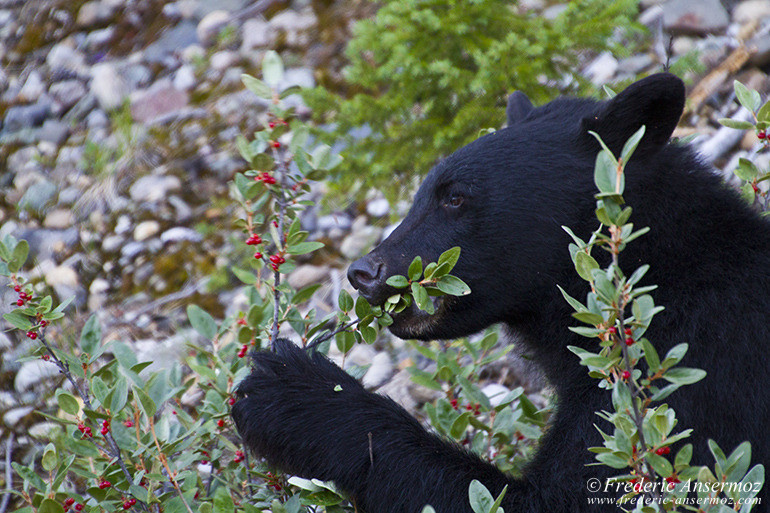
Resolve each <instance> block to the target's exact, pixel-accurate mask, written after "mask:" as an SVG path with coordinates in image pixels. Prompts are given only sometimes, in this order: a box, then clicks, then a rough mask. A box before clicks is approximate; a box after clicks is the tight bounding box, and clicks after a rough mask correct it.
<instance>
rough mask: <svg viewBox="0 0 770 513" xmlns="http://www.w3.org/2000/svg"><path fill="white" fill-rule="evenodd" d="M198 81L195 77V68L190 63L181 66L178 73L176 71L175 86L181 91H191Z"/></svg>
mask: <svg viewBox="0 0 770 513" xmlns="http://www.w3.org/2000/svg"><path fill="white" fill-rule="evenodd" d="M197 83H198V79H197V78H196V77H195V70H194V69H193V67H192V66H191V65H189V64H185V65H184V66H180V68H179V69H178V70H176V73H174V82H173V84H174V87H175V88H177V89H179V90H180V91H189V90H190V89H192V88H194V87H195V86H196V84H197Z"/></svg>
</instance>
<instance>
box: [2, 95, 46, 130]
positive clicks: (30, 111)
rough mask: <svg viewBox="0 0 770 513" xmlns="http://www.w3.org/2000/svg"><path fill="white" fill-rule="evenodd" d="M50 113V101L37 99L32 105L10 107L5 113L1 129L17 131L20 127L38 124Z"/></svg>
mask: <svg viewBox="0 0 770 513" xmlns="http://www.w3.org/2000/svg"><path fill="white" fill-rule="evenodd" d="M50 113H51V103H50V101H39V102H37V103H34V104H32V105H17V106H15V107H11V108H9V109H8V110H7V111H6V113H5V119H4V120H3V131H4V132H17V131H19V130H21V129H22V128H30V127H35V126H40V125H42V124H43V121H45V119H46V118H47V117H48V115H49V114H50Z"/></svg>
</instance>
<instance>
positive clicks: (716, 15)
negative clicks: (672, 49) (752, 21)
mask: <svg viewBox="0 0 770 513" xmlns="http://www.w3.org/2000/svg"><path fill="white" fill-rule="evenodd" d="M729 22H730V18H729V16H728V15H727V11H726V10H725V8H724V7H722V3H721V2H720V1H719V0H699V1H697V2H692V1H690V0H669V1H668V2H666V3H665V4H663V28H664V29H665V30H666V31H667V32H670V33H672V34H675V35H679V34H695V35H704V34H718V33H720V32H722V31H723V30H725V28H727V24H728V23H729Z"/></svg>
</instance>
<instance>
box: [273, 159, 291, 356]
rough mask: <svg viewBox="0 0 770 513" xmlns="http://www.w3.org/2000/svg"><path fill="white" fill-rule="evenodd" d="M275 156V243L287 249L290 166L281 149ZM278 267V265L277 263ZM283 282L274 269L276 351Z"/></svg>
mask: <svg viewBox="0 0 770 513" xmlns="http://www.w3.org/2000/svg"><path fill="white" fill-rule="evenodd" d="M273 158H274V159H275V161H276V162H277V163H278V172H279V173H280V175H281V180H280V182H279V183H280V187H279V189H280V191H281V192H280V194H281V196H280V197H279V198H276V200H277V203H278V236H279V237H280V239H281V240H280V241H275V245H276V246H277V247H278V250H279V251H284V250H285V249H286V234H285V233H284V228H285V225H286V192H285V189H286V185H287V184H286V179H287V175H288V171H289V169H288V166H287V165H286V162H284V160H283V158H281V151H280V150H279V149H277V148H273ZM276 267H277V265H276ZM280 284H281V273H280V271H278V270H275V271H273V325H272V327H271V328H270V348H271V349H272V350H273V351H275V341H276V340H278V318H279V316H280V313H281V291H280V290H278V286H279V285H280Z"/></svg>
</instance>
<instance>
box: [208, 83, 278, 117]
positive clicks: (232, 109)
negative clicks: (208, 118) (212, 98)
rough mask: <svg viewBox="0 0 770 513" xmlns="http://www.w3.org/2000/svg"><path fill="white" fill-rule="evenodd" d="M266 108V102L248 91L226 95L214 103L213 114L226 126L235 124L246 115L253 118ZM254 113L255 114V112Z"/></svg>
mask: <svg viewBox="0 0 770 513" xmlns="http://www.w3.org/2000/svg"><path fill="white" fill-rule="evenodd" d="M266 107H267V101H266V100H264V99H262V98H259V97H257V95H255V94H254V93H252V92H251V91H248V90H242V91H239V92H237V93H231V94H226V95H224V96H222V97H220V98H219V99H218V100H217V101H216V102H215V103H214V112H215V113H216V114H219V115H220V116H221V117H222V118H223V121H224V122H225V123H227V124H231V125H234V124H237V123H238V121H240V120H241V119H243V118H244V115H245V114H246V113H249V116H253V115H254V114H255V113H258V112H262V111H264V110H265V108H266ZM255 111H256V112H255Z"/></svg>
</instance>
